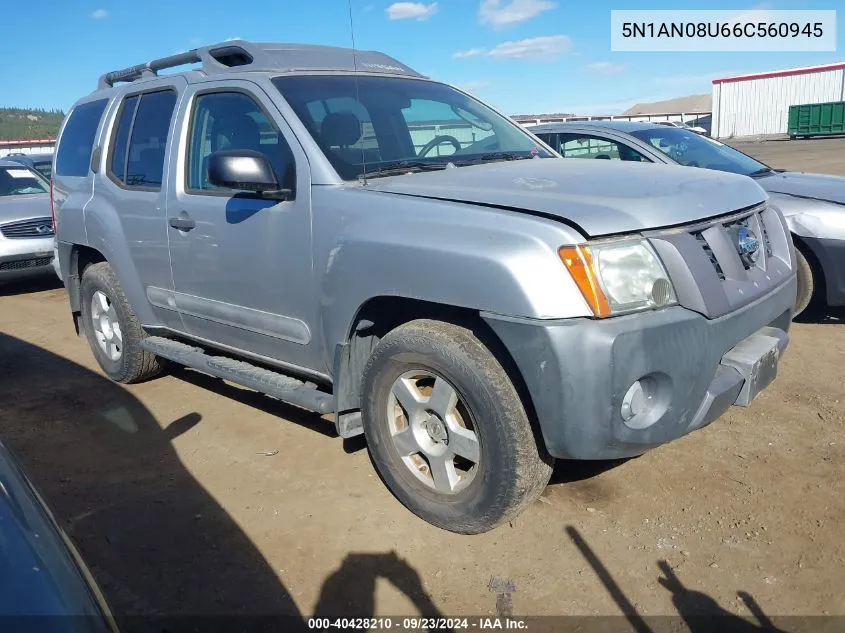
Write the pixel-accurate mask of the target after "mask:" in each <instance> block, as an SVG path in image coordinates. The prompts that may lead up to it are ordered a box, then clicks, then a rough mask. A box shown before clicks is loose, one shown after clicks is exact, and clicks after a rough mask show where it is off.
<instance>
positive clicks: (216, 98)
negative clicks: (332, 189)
mask: <svg viewBox="0 0 845 633" xmlns="http://www.w3.org/2000/svg"><path fill="white" fill-rule="evenodd" d="M188 143H189V152H188V170H187V171H188V188H189V189H199V190H220V188H219V187H215V186H214V185H212V184H211V183H209V182H208V157H209V156H210V155H211V154H212V153H213V152H217V151H220V150H224V149H248V150H254V151H257V152H261V153H262V154H264V155H265V156H266V157H267V158H268V159H269V160H270V164H271V165H272V166H273V171H274V172H275V173H276V179H277V180H278V182H279V183H280V186H281V187H283V188H286V189H290V190H293V189H294V188H295V186H296V169H295V163H294V158H293V154H291V151H290V147H289V146H288V144H287V142H286V141H285V139H284V138H283V137H282V134H281V132H280V131H279V128H277V127H276V125H275V124H274V123H273V121H271V120H270V119H269V118H268V117H267V115H266V114H264V111H263V110H262V109H261V107H260V106H259V105H258V103H256V102H255V101H254V100H253V99H252V98H251V97H249V96H248V95H246V94H243V93H241V92H215V93H209V94H203V95H200V96H199V97H197V100H196V102H195V104H194V112H193V116H192V117H191V131H190V137H189V140H188Z"/></svg>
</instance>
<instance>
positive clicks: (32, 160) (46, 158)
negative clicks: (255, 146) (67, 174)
mask: <svg viewBox="0 0 845 633" xmlns="http://www.w3.org/2000/svg"><path fill="white" fill-rule="evenodd" d="M4 160H11V161H13V162H16V163H20V164H21V165H26V166H27V167H29V168H31V169H34V170H35V171H37V172H38V173H39V174H41V175H42V176H44V178H46V179H47V180H50V178H51V176H52V175H53V155H52V154H9V155H7V156H5V157H4Z"/></svg>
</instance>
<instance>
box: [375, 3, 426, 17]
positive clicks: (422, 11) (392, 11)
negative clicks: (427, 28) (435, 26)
mask: <svg viewBox="0 0 845 633" xmlns="http://www.w3.org/2000/svg"><path fill="white" fill-rule="evenodd" d="M439 8H440V7H438V6H437V3H436V2H432V3H431V4H424V3H422V2H394V3H393V4H391V5H390V6H389V7H387V8H386V9H385V10H384V11H385V13H387V17H389V18H390V19H391V20H411V19H414V20H427V19H428V18H430V17H431V16H432V15H434V14H435V13H437V10H438V9H439Z"/></svg>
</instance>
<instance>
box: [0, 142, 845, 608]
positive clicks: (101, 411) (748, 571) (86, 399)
mask: <svg viewBox="0 0 845 633" xmlns="http://www.w3.org/2000/svg"><path fill="white" fill-rule="evenodd" d="M741 148H742V149H743V150H744V151H747V152H749V153H751V154H753V155H756V156H758V157H760V158H761V159H762V160H764V161H767V162H769V163H770V164H771V165H772V166H775V167H783V168H791V169H805V170H813V171H821V172H827V173H839V174H842V175H845V161H843V160H842V156H843V155H845V151H843V150H845V139H838V140H816V141H791V142H785V141H779V142H765V143H743V144H742V146H741ZM843 323H845V312H842V311H838V312H833V313H831V314H829V315H826V316H825V317H823V318H820V319H818V320H816V321H814V322H806V323H800V324H797V325H796V326H795V328H794V329H793V341H792V344H791V347H790V349H789V350H788V351H787V353H786V355H785V357H784V359H783V362H782V364H781V367H780V375H779V377H778V379H777V382H776V383H775V385H774V386H773V388H771V389H769V390H768V391H766V392H764V393H763V394H762V395H761V396H760V397H759V399H758V400H757V401H755V402H754V403H753V405H752V406H751V407H750V408H748V409H747V410H741V409H737V410H734V411H731V412H730V413H729V414H728V415H726V416H725V417H723V418H722V419H720V420H719V421H717V422H716V423H714V424H712V425H711V426H709V427H707V428H705V429H703V430H701V431H698V432H696V433H694V434H692V435H690V436H687V437H685V438H683V439H681V440H679V441H676V442H674V443H672V444H670V445H668V446H665V447H662V448H660V449H657V450H654V451H652V452H650V453H648V454H646V455H644V456H642V457H640V458H638V459H633V460H628V461H624V462H621V463H620V462H616V463H607V462H594V463H586V464H585V463H559V465H558V467H557V469H556V472H555V477H554V480H553V484H552V485H551V486H550V487H549V488H548V489H547V491H546V492H545V494H544V496H543V497H542V499H541V500H540V502H538V503H536V504H534V505H533V506H532V507H530V508H529V509H528V510H527V511H526V512H525V513H524V514H523V515H522V516H520V517H519V518H518V519H517V520H515V521H513V523H512V524H511V525H505V526H504V527H502V528H500V529H498V530H496V531H494V532H492V533H488V534H485V535H481V536H476V537H464V536H457V535H453V534H449V533H447V532H443V531H440V530H438V529H436V528H433V527H431V526H429V525H427V524H425V523H423V522H422V521H420V520H419V519H417V518H416V517H414V516H413V515H411V514H410V513H409V512H408V511H406V510H405V509H404V508H403V507H402V506H401V505H399V503H398V502H397V501H395V500H394V499H393V497H392V496H391V495H390V493H389V492H388V491H387V490H386V489H385V487H384V486H383V485H382V483H381V482H380V480H379V478H378V476H377V475H376V474H375V472H374V470H373V468H372V466H371V465H370V462H369V459H368V457H367V452H366V449H365V447H364V445H363V444H362V443H361V442H360V441H349V442H343V441H342V440H341V439H339V438H337V437H335V436H334V433H333V427H332V425H331V424H329V423H328V422H326V421H325V420H323V419H321V418H319V417H317V416H315V415H310V414H307V413H303V412H301V411H299V410H298V409H295V408H292V407H288V406H285V405H283V404H280V403H278V402H275V401H273V400H271V399H268V398H264V397H262V396H259V395H257V394H253V393H251V392H248V391H245V390H242V389H239V388H237V387H233V386H230V385H228V384H225V383H222V382H221V381H218V380H215V379H211V378H208V377H205V376H203V375H200V374H197V373H195V372H191V371H187V370H184V371H179V372H177V373H175V374H171V375H168V376H165V377H163V378H160V379H158V380H154V381H152V382H149V383H146V384H142V385H135V386H132V387H129V388H124V387H122V386H117V385H114V384H112V383H110V382H109V381H107V380H106V379H105V378H104V377H102V374H101V373H100V372H99V370H98V368H97V367H96V365H95V362H94V360H93V357H92V356H91V354H90V352H89V349H88V346H87V343H86V342H85V341H84V339H81V338H77V337H76V336H75V335H74V332H73V327H72V324H71V321H70V319H69V315H68V311H67V301H66V297H65V292H64V289H63V288H61V287H58V288H57V287H56V286H55V284H53V285H51V284H50V282H49V281H48V282H46V283H45V284H28V285H16V286H6V287H3V288H0V376H2V377H3V379H2V381H0V420H2V422H0V424H2V427H0V437H2V439H3V441H5V442H6V443H7V444H8V445H10V447H11V448H12V449H13V450H14V451H15V452H16V453H17V455H18V456H19V457H20V458H21V460H22V461H23V462H24V464H25V466H26V467H27V468H28V470H29V472H30V474H31V475H32V477H33V479H34V480H35V482H36V484H37V485H38V486H39V487H40V489H41V491H42V492H43V493H44V495H45V497H46V498H47V500H48V502H49V503H50V504H51V506H52V508H53V509H54V511H55V513H56V515H57V518H58V520H59V521H60V523H61V524H62V525H63V526H64V528H65V529H66V531H67V533H68V534H69V535H70V536H71V538H72V539H73V540H74V542H75V543H76V544H77V546H78V548H79V549H80V551H81V552H82V554H83V556H84V558H85V559H86V560H87V561H88V563H89V565H90V566H91V568H92V570H93V572H94V575H95V577H96V578H97V580H98V581H99V582H100V584H101V586H102V588H103V590H104V592H105V594H106V597H107V599H108V600H109V601H110V603H111V605H112V607H113V608H114V610H115V611H117V612H121V613H144V614H175V613H178V614H223V613H227V614H271V613H291V614H302V615H305V616H310V615H311V614H313V613H315V612H316V613H318V614H326V613H330V614H334V615H344V616H356V615H357V616H366V615H397V614H420V613H421V614H427V615H430V614H435V613H440V614H445V615H450V616H454V615H459V614H465V615H485V614H495V613H497V612H500V613H501V612H507V611H508V610H510V609H512V612H513V614H514V615H535V614H620V613H621V612H622V611H621V609H627V610H629V611H630V610H636V612H637V613H640V614H645V615H660V614H677V612H678V609H681V610H684V611H688V610H689V608H691V607H690V605H692V606H696V605H698V606H701V605H703V608H704V609H705V610H707V611H709V612H716V613H733V614H740V615H743V616H750V615H751V611H750V610H749V607H748V606H747V604H746V602H743V600H741V599H740V597H739V593H738V592H747V594H749V595H750V596H751V598H750V600H753V602H754V603H756V607H755V608H759V609H760V610H762V612H764V613H765V614H767V615H770V616H772V615H786V614H839V615H845V539H843V524H845V521H843V520H844V519H845V494H843V493H845V489H844V488H843V473H845V459H844V458H845V450H843V449H845V438H843V433H842V431H843V425H844V423H845V380H843V377H845V376H843V373H842V364H843V358H845V325H843ZM567 528H570V529H567ZM579 535H580V537H579ZM579 538H580V539H582V540H583V542H584V543H585V544H586V547H589V548H591V550H592V551H593V552H594V553H595V556H596V557H597V558H598V559H599V560H600V561H601V565H603V567H604V568H605V569H606V572H607V574H608V575H609V576H611V577H612V581H608V580H607V578H605V581H604V582H603V581H602V577H600V575H599V573H598V571H599V564H598V563H596V562H595V561H594V562H592V563H590V562H589V560H588V559H587V558H585V556H584V555H583V551H584V550H583V547H584V546H583V545H582V548H581V549H579V547H578V543H579V542H580V540H579ZM661 561H665V562H666V564H668V566H669V567H670V568H671V570H672V571H668V572H667V571H666V568H665V567H664V568H663V569H661V567H660V565H661ZM667 573H668V574H670V575H674V576H676V578H675V580H674V581H672V580H667V579H666V574H667ZM661 578H662V579H663V582H661ZM491 580H492V581H493V582H492V588H491ZM497 581H498V582H497ZM608 582H612V583H615V585H616V586H618V589H619V592H620V593H621V594H623V595H624V599H622V598H620V596H619V595H617V594H614V593H613V592H612V591H610V590H609V588H608V587H609V585H608V584H607V583H608ZM626 600H627V601H628V602H629V603H630V605H631V606H627V607H626V606H624V603H625V601H626Z"/></svg>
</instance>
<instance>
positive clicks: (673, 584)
mask: <svg viewBox="0 0 845 633" xmlns="http://www.w3.org/2000/svg"><path fill="white" fill-rule="evenodd" d="M566 534H567V536H569V538H570V540H571V541H572V543H573V544H574V545H575V547H576V548H577V549H578V551H579V552H580V553H581V555H582V556H583V557H584V559H585V560H586V561H587V563H589V565H590V567H591V568H592V569H593V571H594V572H595V574H596V576H597V577H598V579H599V581H600V582H601V584H602V585H603V586H604V588H605V590H606V591H607V592H608V593H609V594H610V597H611V598H612V599H613V601H614V602H615V603H616V606H617V607H619V610H620V611H621V612H622V614H623V616H624V617H625V619H626V620H627V621H628V624H629V626H630V629H631V630H633V631H636V633H658V632H662V631H664V630H666V631H668V630H673V631H674V630H677V627H675V626H674V622H672V621H671V620H672V619H671V618H646V617H644V616H642V615H640V614H639V613H638V612H637V609H636V608H635V607H634V605H633V604H632V603H631V601H630V600H629V599H628V597H627V596H626V595H625V593H624V592H623V591H622V588H621V587H620V586H619V585H618V584H617V582H616V581H615V580H614V578H613V575H612V574H611V573H610V570H608V568H607V567H605V565H604V564H603V563H602V561H601V559H600V558H599V557H598V555H597V554H596V553H595V552H594V551H593V549H592V548H591V547H590V546H589V545H588V544H587V541H586V540H584V537H583V536H581V533H580V532H579V531H578V530H577V529H576V528H574V527H572V526H567V527H566ZM657 567H658V569H659V570H660V572H661V574H662V576H661V577H659V578H658V582H659V583H660V585H661V586H662V587H664V588H665V589H667V590H669V591H670V592H671V593H672V604H673V605H674V606H675V609H676V610H677V611H678V614H679V615H680V616H681V619H682V620H683V621H684V624H686V626H687V629H688V630H689V631H690V633H704V632H705V631H706V632H708V633H709V632H712V631H718V632H719V633H752V632H754V631H770V632H772V633H781V632H780V630H779V629H777V628H775V626H774V624H773V623H772V621H771V619H770V618H769V617H768V616H767V615H766V614H765V613H764V612H763V610H762V609H761V608H760V605H759V604H757V602H756V601H755V600H754V598H753V597H752V596H751V595H749V594H748V593H747V592H744V591H738V592H737V596H738V597H739V598H740V599H741V600H742V602H743V603H744V604H745V606H746V607H747V608H748V610H749V611H750V613H751V615H752V616H753V619H749V618H743V617H740V616H738V615H736V614H733V613H731V612H730V611H728V610H726V609H724V608H722V607H721V606H720V605H719V603H718V602H716V600H714V599H713V598H712V597H710V596H708V595H707V594H705V593H702V592H700V591H695V590H692V589H689V588H687V587H686V586H685V585H684V584H683V583H682V582H681V579H680V578H679V577H678V575H677V574H676V573H675V571H674V570H673V569H672V568H671V567H670V566H669V563H667V562H666V561H665V560H661V561H658V563H657Z"/></svg>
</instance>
